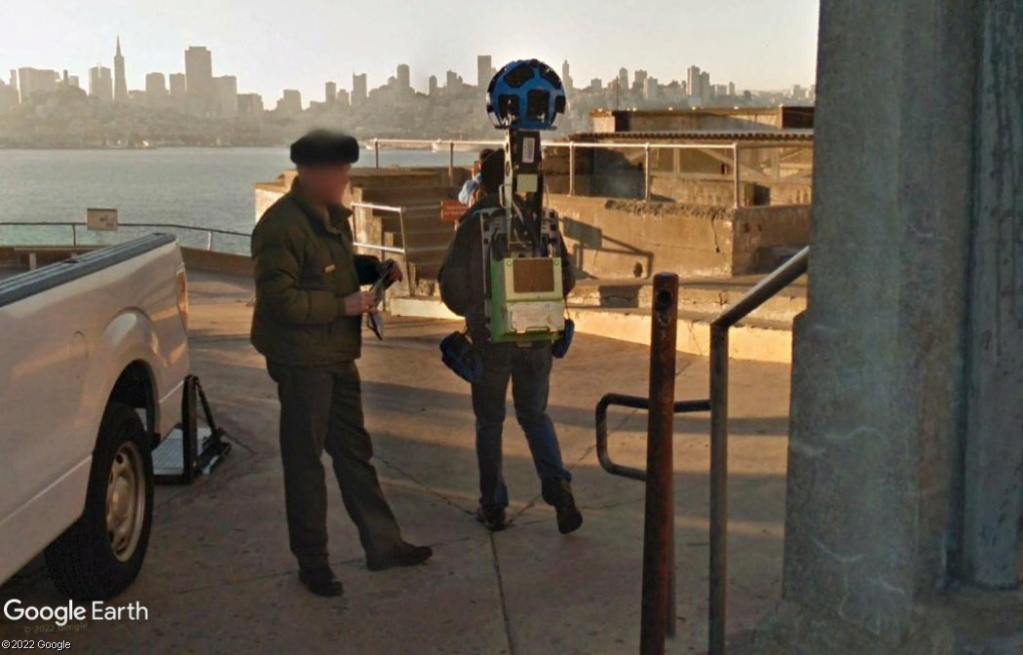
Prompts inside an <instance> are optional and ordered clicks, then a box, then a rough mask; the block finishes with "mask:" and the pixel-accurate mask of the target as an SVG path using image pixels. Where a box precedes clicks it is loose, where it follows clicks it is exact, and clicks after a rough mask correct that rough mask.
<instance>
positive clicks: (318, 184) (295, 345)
mask: <svg viewBox="0 0 1023 655" xmlns="http://www.w3.org/2000/svg"><path fill="white" fill-rule="evenodd" d="M358 158H359V145H358V143H357V142H356V141H355V139H354V138H352V137H349V136H346V135H343V134H339V133H332V132H326V131H315V132H311V133H310V134H307V135H306V136H304V137H302V138H301V139H299V140H298V141H296V142H295V143H294V144H292V146H291V160H292V161H293V162H295V164H296V165H297V167H298V177H297V178H296V179H295V182H294V185H293V186H292V188H291V191H290V192H289V193H288V194H287V195H285V196H284V197H283V198H281V199H280V200H278V201H277V202H276V203H274V205H273V206H272V207H270V209H268V210H267V211H266V213H265V214H263V216H262V218H260V220H259V223H258V225H256V229H255V231H254V232H253V234H252V257H253V259H254V261H255V276H256V308H255V312H254V315H253V318H252V344H253V345H254V346H255V347H256V350H258V351H259V352H260V353H262V354H263V355H264V356H265V357H266V361H267V370H268V372H269V373H270V377H271V378H273V380H274V381H275V382H276V383H277V393H278V397H279V398H280V402H281V422H280V443H281V459H282V461H283V464H284V496H285V505H286V509H287V516H288V536H289V541H290V545H291V551H292V553H294V555H295V557H296V558H297V559H298V564H299V579H300V580H301V581H302V583H303V584H305V585H306V587H308V588H309V589H310V591H312V592H313V593H315V594H318V595H321V596H338V595H340V594H341V593H342V586H341V582H340V581H339V580H338V579H337V578H336V577H335V575H334V572H333V571H332V570H331V568H330V565H329V563H328V559H327V525H326V521H327V487H326V482H325V475H324V468H323V463H322V462H321V461H320V458H321V456H322V454H323V450H324V449H326V451H327V452H328V453H329V454H330V456H331V459H332V460H333V464H334V473H335V475H336V476H337V481H338V484H339V485H340V487H341V497H342V499H343V500H344V504H345V508H346V509H347V510H348V514H349V516H351V518H352V520H353V521H354V522H355V525H356V526H357V527H358V529H359V538H360V540H361V541H362V546H363V549H364V550H365V552H366V564H367V566H368V567H369V568H370V569H371V570H374V571H376V570H382V569H386V568H390V567H393V566H408V565H413V564H419V563H422V562H424V561H426V560H427V559H429V557H430V556H431V555H432V551H431V550H430V548H429V547H425V546H412V545H411V544H408V543H406V542H405V541H403V540H402V538H401V532H400V530H399V528H398V523H397V521H396V520H395V518H394V514H393V513H392V512H391V508H390V506H389V505H388V503H387V500H386V499H385V498H384V493H383V491H382V490H381V488H380V482H379V480H378V479H377V473H376V469H375V468H374V467H373V464H372V463H371V462H370V458H372V456H373V444H372V442H371V440H370V436H369V434H368V433H367V432H366V430H365V428H364V427H363V415H362V397H361V393H360V386H359V371H358V369H357V368H356V366H355V360H356V359H358V358H359V355H360V351H361V346H362V332H361V327H362V317H363V315H364V314H365V313H368V312H373V311H376V310H375V303H374V299H373V294H372V293H370V292H364V291H361V290H360V287H361V286H362V285H366V284H371V283H373V282H375V281H376V280H378V279H380V277H382V276H385V275H386V276H390V277H391V279H392V280H395V281H396V280H400V279H401V269H400V268H399V267H398V266H396V265H395V264H394V262H393V261H388V262H385V263H383V264H381V263H380V262H379V261H378V260H377V259H376V258H375V257H369V256H366V255H356V254H355V253H354V250H353V246H352V240H353V239H352V232H351V228H350V226H349V224H348V218H349V217H350V216H351V212H350V211H349V210H348V209H346V208H345V207H344V206H343V205H342V204H341V198H342V195H343V194H344V192H345V189H346V188H347V186H348V180H349V175H350V169H351V165H352V164H353V163H354V162H355V161H357V160H358Z"/></svg>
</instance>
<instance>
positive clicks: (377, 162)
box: [373, 139, 380, 168]
mask: <svg viewBox="0 0 1023 655" xmlns="http://www.w3.org/2000/svg"><path fill="white" fill-rule="evenodd" d="M373 154H374V160H375V167H376V168H380V141H379V140H378V139H373Z"/></svg>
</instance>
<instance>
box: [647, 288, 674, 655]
mask: <svg viewBox="0 0 1023 655" xmlns="http://www.w3.org/2000/svg"><path fill="white" fill-rule="evenodd" d="M653 292H654V307H653V321H652V322H651V323H652V327H651V335H650V412H649V418H648V423H647V468H646V470H647V483H646V517H645V521H644V529H643V601H642V616H643V623H642V627H641V630H640V653H641V655H661V654H663V653H664V640H665V637H666V635H667V632H668V612H669V611H670V609H671V599H670V595H671V594H670V591H671V587H670V586H669V585H670V584H671V582H672V578H673V576H672V575H671V573H670V569H669V566H670V565H671V560H672V557H671V550H672V548H673V537H672V533H673V524H674V514H675V511H674V489H673V486H674V484H673V482H674V479H673V476H674V460H673V443H672V441H673V438H674V435H673V432H674V415H675V357H676V352H675V345H676V339H677V326H678V275H676V274H674V273H659V274H658V275H656V276H655V277H654V289H653Z"/></svg>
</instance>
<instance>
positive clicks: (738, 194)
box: [732, 143, 742, 209]
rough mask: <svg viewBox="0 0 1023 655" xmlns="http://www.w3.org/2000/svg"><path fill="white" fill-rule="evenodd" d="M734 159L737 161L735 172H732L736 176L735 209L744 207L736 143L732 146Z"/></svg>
mask: <svg viewBox="0 0 1023 655" xmlns="http://www.w3.org/2000/svg"><path fill="white" fill-rule="evenodd" d="M732 158H733V159H734V160H735V170H734V171H732V173H733V175H734V176H735V208H736V209H738V208H739V207H742V181H741V178H740V175H741V174H740V173H739V144H738V143H736V144H734V145H733V146H732Z"/></svg>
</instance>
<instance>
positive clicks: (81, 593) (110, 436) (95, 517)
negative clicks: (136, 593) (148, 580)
mask: <svg viewBox="0 0 1023 655" xmlns="http://www.w3.org/2000/svg"><path fill="white" fill-rule="evenodd" d="M152 520H153V457H152V452H151V451H150V446H149V440H148V439H147V438H146V431H145V428H143V427H142V421H141V420H140V419H139V416H138V414H136V413H135V410H134V409H132V408H131V407H129V406H127V405H124V404H122V403H116V402H111V403H110V404H108V405H107V408H106V411H105V412H104V413H103V420H102V421H101V423H100V427H99V438H98V440H97V443H96V450H95V452H93V455H92V470H91V472H90V474H89V489H88V493H87V495H86V500H85V510H84V511H83V512H82V516H81V518H79V519H78V521H76V522H75V524H74V525H72V526H71V527H70V528H68V529H67V531H66V532H64V534H62V535H61V536H60V537H59V538H58V539H57V540H56V541H55V542H53V544H51V545H50V547H49V548H47V549H46V566H47V568H48V569H49V571H50V577H51V578H52V579H53V582H54V584H55V585H56V586H57V588H58V589H59V590H60V591H62V592H63V593H65V594H67V595H68V596H70V597H71V598H74V599H76V600H106V599H109V598H112V597H114V596H116V595H117V594H119V593H121V592H122V591H124V590H125V589H126V588H127V587H128V585H130V584H131V583H132V581H133V580H135V577H136V576H137V575H138V573H139V570H140V569H141V568H142V561H143V559H145V556H146V547H147V546H148V545H149V531H150V528H151V527H152Z"/></svg>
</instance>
